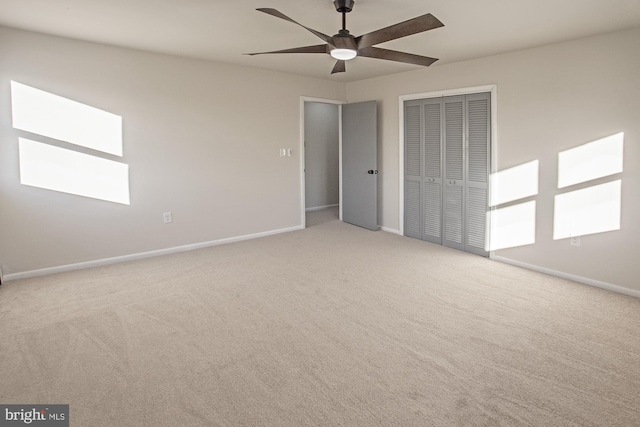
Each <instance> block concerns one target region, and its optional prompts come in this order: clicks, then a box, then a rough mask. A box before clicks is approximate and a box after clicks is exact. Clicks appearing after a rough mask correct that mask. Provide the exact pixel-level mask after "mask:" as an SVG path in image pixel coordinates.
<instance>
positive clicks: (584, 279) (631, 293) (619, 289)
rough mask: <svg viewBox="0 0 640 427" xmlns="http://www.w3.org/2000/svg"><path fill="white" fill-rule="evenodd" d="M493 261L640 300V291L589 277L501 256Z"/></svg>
mask: <svg viewBox="0 0 640 427" xmlns="http://www.w3.org/2000/svg"><path fill="white" fill-rule="evenodd" d="M491 259H492V260H494V261H498V262H503V263H505V264H511V265H515V266H516V267H522V268H526V269H527V270H533V271H537V272H540V273H544V274H548V275H550V276H556V277H560V278H562V279H568V280H573V281H574V282H578V283H582V284H584V285H589V286H595V287H596V288H602V289H606V290H608V291H612V292H617V293H619V294H624V295H629V296H632V297H636V298H640V291H637V290H635V289H629V288H625V287H624V286H618V285H612V284H611V283H607V282H601V281H599V280H593V279H589V278H587V277H581V276H576V275H573V274H569V273H564V272H562V271H557V270H552V269H550V268H545V267H539V266H537V265H533V264H527V263H525V262H520V261H516V260H513V259H510V258H505V257H501V256H493V257H491Z"/></svg>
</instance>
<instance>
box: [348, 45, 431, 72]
mask: <svg viewBox="0 0 640 427" xmlns="http://www.w3.org/2000/svg"><path fill="white" fill-rule="evenodd" d="M358 56H364V57H367V58H377V59H386V60H387V61H396V62H404V63H407V64H415V65H423V66H425V67H428V66H429V65H431V64H433V63H434V62H436V61H437V59H436V58H429V57H428V56H420V55H414V54H412V53H405V52H398V51H397V50H389V49H382V48H379V47H367V48H364V49H360V50H359V51H358Z"/></svg>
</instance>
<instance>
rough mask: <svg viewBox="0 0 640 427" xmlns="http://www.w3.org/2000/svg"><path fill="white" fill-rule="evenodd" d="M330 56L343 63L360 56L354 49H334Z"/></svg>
mask: <svg viewBox="0 0 640 427" xmlns="http://www.w3.org/2000/svg"><path fill="white" fill-rule="evenodd" d="M330 54H331V56H333V57H334V58H335V59H338V60H341V61H348V60H350V59H353V58H355V57H356V56H357V55H358V52H356V51H355V50H353V49H333V50H332V51H331V52H330Z"/></svg>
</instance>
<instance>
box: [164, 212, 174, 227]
mask: <svg viewBox="0 0 640 427" xmlns="http://www.w3.org/2000/svg"><path fill="white" fill-rule="evenodd" d="M162 220H163V221H164V223H165V224H169V223H170V222H173V217H172V216H171V212H165V213H163V214H162Z"/></svg>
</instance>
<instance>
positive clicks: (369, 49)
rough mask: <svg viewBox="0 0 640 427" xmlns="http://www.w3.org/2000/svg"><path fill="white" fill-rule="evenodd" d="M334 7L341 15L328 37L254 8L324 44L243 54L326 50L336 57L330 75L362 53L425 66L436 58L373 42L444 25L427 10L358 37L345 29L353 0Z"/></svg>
mask: <svg viewBox="0 0 640 427" xmlns="http://www.w3.org/2000/svg"><path fill="white" fill-rule="evenodd" d="M333 4H334V6H335V8H336V10H337V11H338V12H339V13H341V14H342V29H341V30H339V31H338V34H335V35H333V36H328V35H326V34H323V33H321V32H319V31H316V30H314V29H312V28H309V27H305V26H304V25H302V24H300V23H298V22H296V21H294V20H293V19H291V18H289V17H288V16H286V15H285V14H283V13H281V12H279V11H277V10H275V9H270V8H260V9H257V10H258V11H260V12H264V13H266V14H268V15H272V16H275V17H276V18H280V19H284V20H285V21H289V22H291V23H293V24H296V25H299V26H301V27H302V28H304V29H306V30H307V31H310V32H312V33H313V34H315V35H316V36H317V37H319V38H321V39H322V40H324V41H325V43H326V44H320V45H314V46H304V47H294V48H292V49H284V50H275V51H271V52H256V53H248V54H247V55H264V54H270V53H327V54H329V55H331V56H332V57H333V58H335V59H337V60H338V61H337V62H336V65H335V66H334V67H333V70H332V71H331V74H334V73H343V72H344V71H345V70H346V67H345V62H346V61H348V60H350V59H353V58H355V57H356V56H363V57H367V58H377V59H386V60H388V61H396V62H404V63H407V64H415V65H423V66H425V67H428V66H429V65H431V64H433V63H434V62H435V61H437V59H436V58H429V57H428V56H420V55H414V54H411V53H405V52H399V51H397V50H389V49H382V48H379V47H374V46H373V45H375V44H379V43H384V42H387V41H390V40H395V39H399V38H401V37H406V36H410V35H412V34H417V33H421V32H424V31H428V30H433V29H434V28H439V27H444V24H443V23H442V22H440V21H439V20H438V18H436V17H435V16H433V15H432V14H430V13H427V14H426V15H422V16H418V17H417V18H413V19H409V20H408V21H404V22H400V23H399V24H395V25H391V26H389V27H385V28H382V29H380V30H377V31H373V32H370V33H367V34H363V35H361V36H360V37H354V36H353V35H351V34H349V30H347V28H346V26H347V17H346V15H347V13H349V12H351V11H352V10H353V4H354V0H335V1H334V2H333Z"/></svg>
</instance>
